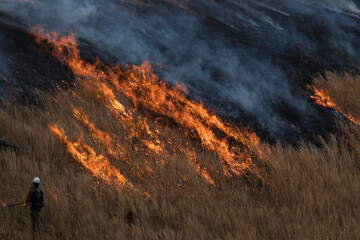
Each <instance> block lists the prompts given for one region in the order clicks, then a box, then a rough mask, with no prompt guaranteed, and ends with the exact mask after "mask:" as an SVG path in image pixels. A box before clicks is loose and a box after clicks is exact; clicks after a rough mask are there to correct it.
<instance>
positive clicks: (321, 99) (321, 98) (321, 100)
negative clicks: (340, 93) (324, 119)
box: [310, 85, 360, 126]
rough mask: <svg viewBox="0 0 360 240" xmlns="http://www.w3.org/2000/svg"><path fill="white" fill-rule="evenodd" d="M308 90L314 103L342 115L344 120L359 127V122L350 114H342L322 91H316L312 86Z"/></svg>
mask: <svg viewBox="0 0 360 240" xmlns="http://www.w3.org/2000/svg"><path fill="white" fill-rule="evenodd" d="M310 88H311V89H312V90H313V92H314V95H313V96H310V98H311V99H312V100H314V101H315V103H317V104H319V105H321V106H324V107H327V108H331V109H334V110H335V111H337V112H339V113H340V114H341V115H343V116H344V117H345V118H346V119H348V120H349V121H351V122H353V123H355V124H357V125H359V126H360V121H359V120H356V119H355V118H354V117H353V116H352V115H351V114H347V113H345V112H343V111H342V110H341V109H340V108H339V107H338V106H337V105H336V104H335V102H334V101H333V100H332V99H331V98H330V96H329V95H327V94H326V92H325V91H324V90H323V89H320V90H319V89H317V88H316V87H315V86H314V85H311V86H310Z"/></svg>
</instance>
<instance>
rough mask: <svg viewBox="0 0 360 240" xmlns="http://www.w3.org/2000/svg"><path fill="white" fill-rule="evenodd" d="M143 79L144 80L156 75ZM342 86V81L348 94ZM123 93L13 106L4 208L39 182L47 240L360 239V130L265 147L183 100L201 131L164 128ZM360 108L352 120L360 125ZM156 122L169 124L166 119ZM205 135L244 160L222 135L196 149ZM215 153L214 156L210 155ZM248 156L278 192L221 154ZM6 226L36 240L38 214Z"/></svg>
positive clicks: (83, 92) (105, 90)
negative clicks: (34, 228)
mask: <svg viewBox="0 0 360 240" xmlns="http://www.w3.org/2000/svg"><path fill="white" fill-rule="evenodd" d="M62 49H63V48H62ZM78 60H80V59H78ZM67 64H68V63H67ZM81 64H85V62H83V63H81ZM88 67H89V69H92V68H91V66H90V65H89V66H88ZM132 70H133V69H132V68H131V71H132ZM73 71H74V72H75V73H76V69H73ZM116 71H125V72H121V73H122V74H127V75H126V76H127V77H129V76H130V79H131V81H130V82H131V83H134V81H135V80H134V78H135V76H132V75H131V74H130V73H129V72H127V71H129V70H126V69H125V70H121V69H116ZM144 71H145V72H143V71H140V72H141V74H143V75H142V76H145V77H146V76H147V75H151V73H150V72H147V70H146V69H145V70H144ZM109 73H111V71H110V72H106V74H109ZM102 74H105V72H103V73H102ZM137 74H140V73H137ZM141 74H140V75H141ZM100 75H101V74H100ZM135 75H136V74H135ZM329 76H330V75H329ZM331 76H332V77H333V79H332V80H331V81H334V82H337V81H338V82H339V83H342V82H344V79H343V78H341V77H336V78H335V76H333V75H331ZM105 78H106V79H108V80H109V76H105ZM318 81H319V82H318ZM331 81H329V83H331ZM135 82H136V81H135ZM150 83H151V81H150ZM143 84H148V83H146V82H145V81H144V83H143ZM317 84H320V85H319V86H318V85H317ZM326 84H327V83H326V81H325V80H324V81H323V82H321V81H320V80H316V81H315V83H314V85H315V86H316V87H319V88H323V89H329V90H328V91H329V92H330V96H332V98H333V99H334V101H335V102H336V104H337V105H338V106H339V107H341V108H342V107H343V104H345V102H346V101H344V100H343V99H345V97H343V95H341V94H340V95H336V94H337V92H336V87H334V88H333V89H332V88H331V86H332V85H326ZM334 84H338V83H334ZM114 86H115V84H113V85H111V84H110V85H109V83H108V82H99V80H98V79H96V77H89V76H87V75H80V74H79V75H78V78H77V80H76V85H75V86H72V87H71V89H66V90H64V89H59V90H58V91H57V92H56V93H55V94H52V95H50V94H49V93H44V92H37V98H38V101H37V102H38V103H39V105H37V106H34V105H18V104H16V103H6V104H4V105H3V106H2V108H1V110H0V124H1V125H0V140H1V141H0V142H4V143H6V144H3V145H2V146H1V147H0V164H1V165H0V167H1V171H2V174H0V179H1V181H2V183H3V188H2V191H1V192H0V199H1V202H0V203H1V204H2V205H3V204H10V203H13V202H18V201H22V200H23V198H25V195H26V193H27V190H28V187H30V186H29V184H30V182H31V179H32V178H33V177H34V176H35V175H36V176H39V177H40V178H41V180H42V184H41V187H42V189H43V190H44V193H45V207H44V210H43V211H42V213H41V217H42V227H41V235H42V236H43V237H44V238H45V239H323V238H334V239H359V238H360V229H359V228H358V226H359V219H360V212H359V211H357V209H359V207H360V206H359V205H360V204H359V201H358V200H357V197H356V196H358V195H359V194H360V169H359V167H360V164H359V156H360V155H359V154H360V152H359V150H358V149H360V134H359V132H360V131H359V130H360V127H359V126H357V125H355V124H349V122H348V121H345V120H344V121H341V122H339V126H338V127H339V129H340V130H341V131H340V132H341V134H339V135H337V136H333V135H331V136H329V137H328V138H327V139H326V140H324V139H321V138H319V139H318V142H317V146H314V145H313V144H311V143H301V144H299V145H298V146H296V147H293V146H280V145H277V146H266V144H265V143H262V144H260V142H259V139H257V138H255V137H253V138H251V136H254V135H252V134H251V133H250V132H247V131H240V128H236V127H233V126H231V125H229V124H227V123H225V122H222V121H221V119H219V117H218V116H217V115H215V114H212V113H211V112H209V111H207V110H206V109H204V108H203V106H202V105H198V104H196V103H193V102H190V101H189V100H187V99H186V98H185V97H184V96H183V95H181V94H180V95H178V96H180V99H178V100H177V102H176V103H175V104H174V103H172V104H174V106H173V107H174V108H177V107H178V106H187V107H189V106H190V107H191V108H196V109H198V110H199V109H200V110H201V111H199V112H196V113H195V114H194V113H191V112H186V111H185V114H184V116H186V118H190V119H192V120H194V121H195V122H196V124H195V125H191V124H194V123H191V124H190V123H186V124H185V123H182V121H183V120H179V122H178V125H176V126H177V127H178V128H175V127H174V126H173V125H169V126H167V125H163V124H161V123H159V122H157V121H156V119H153V118H152V115H151V114H149V112H148V111H139V109H141V108H136V107H134V105H135V106H137V105H138V104H144V103H143V100H134V99H133V98H132V97H129V96H130V95H128V94H129V93H128V92H122V91H120V90H119V89H120V88H119V89H117V87H116V86H115V87H114ZM159 86H160V87H159V88H162V87H161V86H162V85H161V84H160V85H159ZM345 86H347V87H351V88H356V91H353V89H351V91H353V92H352V93H348V94H347V95H346V98H349V99H350V102H356V101H358V94H357V93H359V92H360V87H357V86H358V85H356V84H354V85H352V84H349V85H345ZM347 87H343V88H339V91H346V88H347ZM167 88H168V87H166V89H167ZM164 89H165V88H164ZM164 89H163V90H164ZM331 89H332V90H331ZM330 90H331V91H330ZM129 91H130V92H131V91H134V92H135V93H136V91H135V90H132V89H129ZM147 91H151V87H150V88H147ZM349 91H350V90H349ZM332 92H334V94H335V95H333V93H332ZM175 93H176V94H179V91H178V90H176V89H170V92H169V93H167V94H175ZM152 94H154V93H151V94H150V95H146V96H148V97H150V96H151V95H152ZM129 99H130V100H129ZM165 99H168V97H165ZM343 101H344V102H343ZM163 104H165V103H160V105H159V106H164V105H163ZM169 104H170V103H169ZM144 105H145V106H146V104H144ZM359 106H360V105H358V104H353V105H351V107H349V106H348V108H347V109H345V108H344V112H346V113H348V114H352V115H353V116H355V117H357V116H359V115H358V113H359V112H360V108H359ZM167 107H169V106H167ZM151 110H152V111H155V112H157V113H158V114H160V113H161V114H163V113H162V112H160V110H159V109H158V107H152V108H151ZM203 110H204V111H203ZM167 114H168V115H166V116H168V117H171V118H173V117H174V116H175V115H169V114H174V113H167ZM192 114H193V115H192ZM178 117H182V116H178ZM181 119H182V118H181ZM219 121H220V122H219ZM55 124H56V125H55ZM198 124H202V126H203V127H204V128H205V129H211V127H214V126H216V127H217V128H218V129H220V130H221V131H223V132H224V133H226V134H227V136H228V137H229V138H232V139H233V140H236V141H238V143H239V144H238V145H237V146H236V147H238V149H237V150H236V149H235V150H234V149H229V148H228V145H227V144H226V143H227V142H226V140H221V139H218V138H217V137H216V136H215V135H214V136H212V137H214V139H213V140H209V142H207V141H205V140H202V139H201V140H200V141H197V140H196V139H194V136H193V134H195V133H196V136H197V137H199V138H201V136H203V135H202V133H201V131H200V130H199V129H198V128H197V127H198V126H197V125H198ZM49 126H50V127H49ZM184 129H185V130H186V129H189V130H188V131H187V132H186V131H185V133H184ZM209 133H212V132H211V131H210V132H209ZM205 135H206V134H205ZM205 135H204V136H205ZM210 135H211V134H210ZM244 136H245V137H247V138H246V139H244V140H242V139H241V137H244ZM215 143H216V144H219V145H214V146H213V147H214V148H216V149H215V150H214V149H212V147H209V146H212V144H215ZM249 143H251V144H252V145H250V146H252V147H248V145H247V144H249ZM221 144H223V145H221ZM260 145H261V148H262V147H265V148H266V147H268V148H270V151H271V155H269V154H264V153H263V154H262V155H261V157H260V156H259V155H260V153H259V151H258V150H257V146H260ZM262 145H263V146H262ZM240 146H242V147H241V148H240ZM218 148H219V149H218ZM223 149H226V151H225V150H224V151H225V153H224V151H223ZM259 149H260V147H259ZM239 150H243V151H244V152H245V156H250V157H252V158H251V159H250V160H251V162H246V160H247V158H245V159H244V158H240V159H241V160H244V161H245V162H241V161H240V164H242V163H244V164H245V166H253V165H254V163H253V160H254V161H256V168H255V167H248V169H250V170H254V169H261V173H262V174H263V176H264V177H265V178H266V180H267V181H269V182H270V183H271V186H269V185H263V186H259V183H260V182H259V178H258V174H257V173H256V174H253V175H251V174H249V175H244V174H236V171H237V170H239V171H240V170H241V171H243V170H244V168H243V167H235V168H233V166H231V164H232V162H227V160H224V156H225V155H222V154H228V153H231V154H239V155H240V154H241V153H242V151H239ZM260 150H261V149H260ZM232 159H233V160H231V161H235V160H234V159H235V158H232ZM219 160H220V161H219ZM229 161H230V160H229ZM248 161H249V160H248ZM224 169H225V170H224ZM236 169H237V170H236ZM245 169H246V168H245ZM229 173H231V174H230V175H229ZM354 196H355V197H354ZM130 210H132V211H133V212H135V213H136V218H135V223H134V224H133V225H131V226H130V225H128V223H127V220H126V218H125V216H126V213H127V212H128V211H130ZM0 215H1V216H2V223H3V224H2V225H1V227H0V239H30V238H31V237H30V236H31V227H30V218H29V216H28V210H27V209H25V208H24V207H18V208H11V209H7V208H5V207H0Z"/></svg>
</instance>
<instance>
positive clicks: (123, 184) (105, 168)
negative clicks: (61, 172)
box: [49, 124, 133, 189]
mask: <svg viewBox="0 0 360 240" xmlns="http://www.w3.org/2000/svg"><path fill="white" fill-rule="evenodd" d="M49 128H50V130H51V132H52V133H53V134H54V135H55V136H57V137H58V138H59V139H60V141H61V142H62V143H63V144H64V145H65V147H66V150H67V152H69V153H70V154H71V155H72V157H73V158H74V159H75V160H77V161H78V162H79V163H81V164H82V165H83V166H84V167H85V169H86V170H87V171H88V172H89V173H91V174H92V175H93V176H94V177H98V178H101V179H102V180H104V181H105V182H106V183H108V184H115V186H116V187H117V188H118V189H123V188H128V189H131V188H133V185H132V184H131V183H130V182H129V181H128V180H127V179H126V178H125V177H124V175H122V174H121V173H120V172H119V170H117V169H116V168H115V167H114V166H112V165H111V163H110V162H109V160H108V159H106V158H105V157H104V156H102V155H97V154H96V152H95V151H94V150H93V149H92V148H91V147H90V146H88V145H86V144H81V140H80V139H79V140H78V141H77V142H74V143H72V142H70V141H69V140H68V138H67V137H66V136H65V134H64V133H63V132H64V131H63V130H60V129H59V128H58V126H56V125H53V124H52V125H49Z"/></svg>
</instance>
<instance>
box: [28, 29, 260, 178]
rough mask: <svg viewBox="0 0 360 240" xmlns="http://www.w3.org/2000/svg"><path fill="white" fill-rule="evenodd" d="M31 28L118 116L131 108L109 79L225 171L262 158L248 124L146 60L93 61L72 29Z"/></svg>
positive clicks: (243, 169) (245, 166)
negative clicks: (199, 99) (190, 94)
mask: <svg viewBox="0 0 360 240" xmlns="http://www.w3.org/2000/svg"><path fill="white" fill-rule="evenodd" d="M30 31H31V32H32V34H33V35H34V36H35V39H36V41H37V42H38V43H39V44H40V45H43V46H46V44H48V45H50V46H51V48H52V54H53V55H54V56H55V57H57V58H58V59H60V60H61V61H62V62H63V63H64V64H66V65H68V66H69V67H70V68H71V69H72V71H73V73H74V74H75V75H77V76H79V77H80V78H84V79H94V80H95V81H97V82H98V84H99V85H101V86H102V88H103V93H104V95H105V96H106V97H107V98H108V99H109V102H110V104H111V106H112V108H113V109H116V112H118V114H119V116H121V117H124V116H125V118H126V117H128V115H129V113H128V112H126V111H125V109H124V107H123V106H122V104H120V103H119V102H118V101H117V100H116V99H115V97H114V93H113V91H112V89H110V87H109V86H108V85H109V84H110V85H111V86H112V88H113V89H115V90H116V91H119V92H122V93H123V94H124V95H125V96H127V97H128V98H130V99H131V100H132V102H133V103H134V105H135V106H137V105H141V106H143V107H145V108H146V109H148V110H149V111H152V112H155V113H158V114H161V115H163V116H166V117H168V118H171V119H173V120H174V121H175V122H176V123H177V124H178V125H179V126H181V127H182V129H183V131H184V132H185V133H186V134H190V135H195V136H197V137H199V139H200V140H201V144H202V146H203V147H204V148H206V149H208V150H210V151H212V152H215V153H217V154H218V155H219V156H220V158H221V160H222V166H223V171H224V173H225V175H226V176H231V175H236V176H241V175H242V174H243V173H244V172H248V171H249V170H250V169H251V168H253V167H254V164H253V163H252V157H255V156H258V157H259V158H260V157H261V150H260V139H259V138H258V137H257V136H256V134H255V133H251V132H249V131H248V130H247V129H243V130H240V128H238V127H237V126H232V125H230V124H229V123H226V122H224V121H223V120H221V119H220V117H219V116H218V115H216V114H215V113H213V112H211V111H209V110H207V109H206V108H205V107H204V106H203V104H202V103H196V102H193V101H190V100H188V99H187V98H186V96H185V95H184V93H183V92H184V91H183V90H184V87H183V86H181V87H179V86H177V87H170V86H169V85H168V84H166V83H164V82H162V81H160V80H159V79H158V77H157V76H156V75H155V74H154V73H153V71H152V69H151V66H150V64H149V63H148V62H145V63H143V64H142V65H141V66H126V67H125V68H121V67H120V66H106V65H105V64H103V63H102V62H101V61H100V60H99V59H97V61H96V62H95V63H89V62H85V61H84V60H82V59H81V58H80V54H79V50H78V47H77V44H76V41H75V38H74V35H73V34H72V33H70V35H69V36H65V37H60V36H59V35H58V34H57V33H56V32H52V33H50V34H49V33H44V31H43V29H42V28H41V27H39V26H38V27H32V28H31V30H30ZM84 82H85V81H84ZM84 84H86V83H84ZM179 88H180V89H179ZM214 129H217V130H220V131H221V132H222V133H224V134H225V135H226V137H225V138H220V137H218V136H216V134H215V132H214ZM230 139H232V140H235V141H236V142H237V144H235V145H236V146H233V147H232V148H230V147H229V142H228V141H229V140H230ZM147 146H148V148H152V149H154V151H155V152H157V153H160V147H159V146H156V144H154V142H153V143H151V144H147ZM256 175H258V177H260V175H259V172H258V170H256Z"/></svg>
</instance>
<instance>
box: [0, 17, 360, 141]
mask: <svg viewBox="0 0 360 240" xmlns="http://www.w3.org/2000/svg"><path fill="white" fill-rule="evenodd" d="M9 19H10V20H11V21H9ZM207 21H208V23H207V24H208V26H209V29H211V31H213V30H214V29H216V31H217V32H219V33H221V35H226V37H225V38H226V39H230V41H231V39H233V41H237V39H239V36H240V33H238V32H236V31H235V30H234V29H229V28H228V27H227V26H226V25H224V24H222V23H221V22H219V21H215V20H214V19H211V18H210V17H208V18H207ZM17 22H20V21H18V20H16V19H12V18H11V17H9V16H6V15H5V14H0V37H1V41H2V45H1V47H2V48H1V51H2V53H3V56H2V57H3V58H5V59H6V64H7V66H6V68H7V71H6V73H7V74H6V75H0V89H1V90H2V92H1V91H0V97H1V98H2V99H13V100H15V101H16V102H19V103H21V102H27V103H29V102H30V103H31V102H32V103H35V104H36V102H37V101H36V98H35V95H34V94H33V91H32V89H34V88H35V89H40V90H45V91H50V92H51V91H54V90H55V89H56V86H60V87H64V88H66V87H69V86H71V82H72V81H73V80H74V76H73V74H72V72H71V70H69V69H68V68H66V67H65V66H63V65H62V64H61V63H60V62H59V61H58V60H57V59H55V58H53V57H52V56H51V55H50V54H49V52H47V51H44V50H43V49H41V48H40V47H39V46H38V44H37V43H36V42H35V41H34V38H33V37H32V36H31V35H29V34H28V32H26V31H24V30H23V28H21V27H18V25H17ZM22 25H24V24H22ZM250 40H251V39H249V42H251V41H250ZM242 41H247V40H246V38H244V36H243V38H242ZM80 45H81V47H80V49H81V53H82V56H84V58H86V59H87V60H89V61H92V60H94V58H95V57H96V56H97V55H98V53H97V52H96V51H97V50H96V47H94V46H92V45H91V43H90V42H87V41H86V40H81V39H80ZM324 49H326V48H324ZM256 51H259V50H256ZM320 53H321V52H320ZM321 54H323V55H324V56H323V57H322V61H318V60H317V59H315V58H314V57H312V56H309V55H306V54H301V49H297V50H292V51H291V49H289V51H287V52H286V54H283V55H282V56H281V58H280V59H278V60H277V61H279V64H280V65H283V66H284V68H288V69H289V72H288V77H289V79H292V80H293V83H296V85H294V89H295V90H298V92H297V93H294V94H299V93H300V94H302V93H303V91H304V90H305V89H306V85H307V84H309V83H311V80H312V79H313V78H314V77H316V76H317V75H318V74H321V73H323V72H324V71H326V70H332V71H338V72H341V71H344V70H345V71H349V70H350V71H356V69H355V68H352V67H350V68H347V67H345V66H347V65H348V64H344V63H347V62H351V59H345V60H344V59H342V60H341V61H339V62H341V64H339V63H337V62H334V61H331V59H329V61H324V58H325V60H326V52H325V51H324V52H323V53H321ZM100 57H101V56H100ZM320 58H321V57H320ZM114 59H115V57H114ZM105 62H109V61H105ZM110 62H111V60H110ZM294 66H295V68H294ZM155 71H157V70H156V69H155ZM1 93H2V94H1ZM303 94H304V95H305V93H303ZM305 98H306V96H305ZM307 101H308V102H309V103H310V104H312V103H311V101H310V99H308V100H307ZM212 103H213V104H214V105H215V106H216V105H219V104H220V105H221V102H220V103H216V100H215V101H213V102H212ZM274 105H275V106H274V109H276V111H277V112H276V114H280V115H281V116H283V117H284V118H285V119H286V120H287V121H288V122H290V123H291V125H292V126H294V129H295V128H296V130H294V132H295V133H296V134H286V135H284V136H281V137H280V138H277V137H275V136H271V134H270V133H269V132H268V131H267V130H266V129H264V128H263V127H262V125H261V123H259V122H258V121H257V120H256V118H255V117H253V116H251V115H248V114H246V113H244V112H243V113H241V109H240V110H239V114H237V116H236V117H231V116H227V117H226V119H227V120H228V121H230V122H233V123H235V124H239V125H243V126H250V127H251V128H252V129H253V130H255V132H256V133H257V134H258V135H259V136H260V137H261V138H262V139H263V140H266V141H269V142H272V143H273V142H276V141H280V142H289V143H293V144H295V143H297V142H298V141H299V140H300V139H304V140H310V141H312V140H313V139H314V137H315V136H317V135H322V136H326V135H327V134H328V133H335V131H336V129H335V127H334V122H335V120H336V118H337V117H338V115H336V114H335V113H334V112H333V111H332V110H329V109H324V108H323V107H321V106H317V105H315V104H313V105H314V109H315V110H316V114H314V115H312V116H311V118H306V121H305V120H304V118H303V116H301V114H302V113H301V112H296V111H294V110H293V108H292V106H291V105H289V104H288V103H287V102H285V101H282V100H281V99H279V100H278V101H274ZM226 106H227V107H230V108H231V109H239V107H238V106H231V103H228V104H227V105H226ZM208 107H210V108H211V105H210V106H209V104H208ZM215 109H216V107H215ZM309 126H310V127H309Z"/></svg>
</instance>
